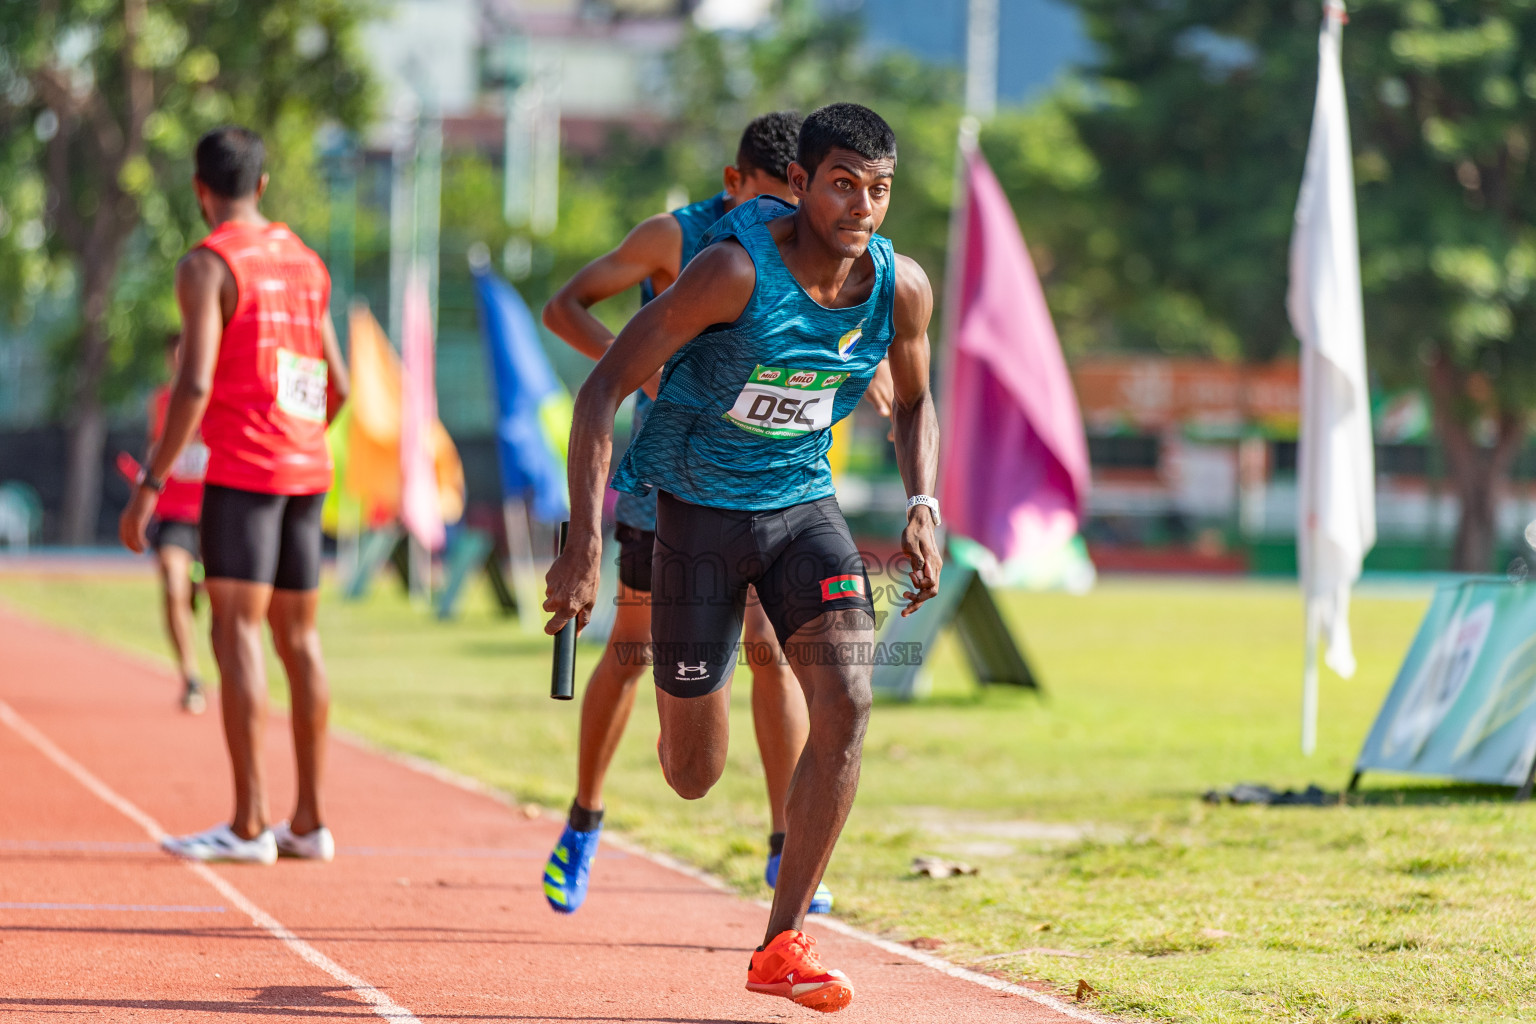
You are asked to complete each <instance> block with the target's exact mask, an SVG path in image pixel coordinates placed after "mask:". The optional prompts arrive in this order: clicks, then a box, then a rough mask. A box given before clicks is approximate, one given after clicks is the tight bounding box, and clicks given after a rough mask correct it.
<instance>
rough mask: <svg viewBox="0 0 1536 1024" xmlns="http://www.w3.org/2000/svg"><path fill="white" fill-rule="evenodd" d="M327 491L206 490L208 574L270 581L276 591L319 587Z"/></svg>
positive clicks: (211, 487) (205, 562)
mask: <svg viewBox="0 0 1536 1024" xmlns="http://www.w3.org/2000/svg"><path fill="white" fill-rule="evenodd" d="M324 505H325V495H324V494H323V493H322V494H296V495H295V494H260V493H258V492H256V491H242V490H238V489H236V488H234V487H220V486H218V485H216V484H209V485H208V486H206V487H205V488H203V568H204V570H205V571H206V573H207V578H208V579H211V580H214V579H224V580H243V581H245V582H247V583H266V584H270V585H271V586H272V587H274V588H275V589H277V590H314V589H315V588H316V587H318V586H319V585H320V509H321V508H322V507H323V506H324Z"/></svg>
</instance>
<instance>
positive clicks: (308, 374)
mask: <svg viewBox="0 0 1536 1024" xmlns="http://www.w3.org/2000/svg"><path fill="white" fill-rule="evenodd" d="M325 385H326V374H325V360H324V359H314V358H311V357H310V356H301V355H297V354H295V353H293V352H289V351H288V350H287V349H285V348H280V349H278V350H277V407H278V408H279V409H281V410H283V412H286V413H288V414H289V415H290V416H297V417H298V418H299V419H302V420H313V421H314V422H316V423H324V422H325Z"/></svg>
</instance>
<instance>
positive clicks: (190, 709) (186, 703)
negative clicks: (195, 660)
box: [181, 679, 208, 715]
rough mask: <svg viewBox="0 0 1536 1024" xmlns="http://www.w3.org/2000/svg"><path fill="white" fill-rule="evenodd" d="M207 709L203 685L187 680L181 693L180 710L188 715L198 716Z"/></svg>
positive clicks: (194, 680)
mask: <svg viewBox="0 0 1536 1024" xmlns="http://www.w3.org/2000/svg"><path fill="white" fill-rule="evenodd" d="M207 709H208V698H207V697H206V696H205V695H204V694H203V684H202V683H201V682H199V681H198V680H196V679H188V680H187V685H186V689H184V690H182V691H181V710H183V711H185V712H186V713H187V714H189V715H200V714H202V713H203V712H204V711H206V710H207Z"/></svg>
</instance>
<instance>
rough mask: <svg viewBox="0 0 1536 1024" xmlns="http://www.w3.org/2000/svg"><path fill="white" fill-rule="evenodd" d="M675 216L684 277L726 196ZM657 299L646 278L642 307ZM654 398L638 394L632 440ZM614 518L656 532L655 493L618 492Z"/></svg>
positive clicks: (679, 264) (721, 212)
mask: <svg viewBox="0 0 1536 1024" xmlns="http://www.w3.org/2000/svg"><path fill="white" fill-rule="evenodd" d="M672 216H673V217H674V218H676V220H677V226H678V227H680V228H682V229H683V248H682V252H681V254H680V255H679V257H678V261H677V270H678V273H682V270H683V268H684V267H686V266H687V265H688V261H689V260H691V259H693V258H694V257H695V256H697V255H698V254H699V250H700V249H702V248H703V241H704V233H705V232H706V231H708V230H709V228H710V226H711V225H713V224H714V223H715V221H717V220H719V219H720V218H721V217H724V216H725V193H724V192H720V193H718V194H716V195H713V196H710V197H709V198H708V199H701V200H699V201H698V202H697V203H689V204H688V205H687V206H680V207H678V208H677V209H675V210H673V211H672ZM655 297H656V287H655V286H654V285H652V284H651V279H650V278H646V279H645V280H644V281H642V282H640V305H642V306H643V305H645V304H646V303H647V302H650V301H651V300H652V299H654V298H655ZM651 405H652V402H651V396H650V395H647V394H646V393H645V392H644V391H636V392H635V415H634V419H633V420H632V421H631V426H630V434H629V436H630V437H632V438H633V437H637V436H639V434H640V428H641V427H643V426H645V417H646V415H647V414H648V413H649V412H650V411H651ZM613 518H614V519H615V520H617V521H618V522H621V523H623V524H624V525H625V526H632V527H634V528H635V529H637V530H654V529H656V493H655V492H654V491H652V492H650V493H649V494H644V495H639V494H630V493H628V492H626V491H620V492H619V500H618V501H617V502H616V503H615V504H614V507H613Z"/></svg>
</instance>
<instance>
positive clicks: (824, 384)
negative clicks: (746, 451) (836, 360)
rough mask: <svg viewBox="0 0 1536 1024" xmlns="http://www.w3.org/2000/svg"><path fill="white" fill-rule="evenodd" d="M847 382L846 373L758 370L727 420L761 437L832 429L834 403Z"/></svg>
mask: <svg viewBox="0 0 1536 1024" xmlns="http://www.w3.org/2000/svg"><path fill="white" fill-rule="evenodd" d="M847 379H848V373H847V371H845V370H836V371H824V370H796V369H793V368H791V367H787V366H759V367H757V369H755V370H753V371H752V372H751V373H750V374H748V375H747V382H746V384H745V385H743V386H742V389H741V393H740V394H738V395H737V396H736V402H735V404H734V405H732V406H731V411H730V412H728V413H726V414H725V418H726V419H728V420H730V421H731V422H732V423H734V424H736V426H738V427H740V428H741V429H742V430H745V431H747V432H748V433H752V434H758V435H760V436H762V437H778V438H787V437H799V436H800V435H802V434H809V433H811V432H812V431H814V430H825V429H827V428H828V427H830V426H831V425H832V403H833V402H834V401H836V399H837V389H838V387H839V386H840V385H841V384H842V383H843V382H844V381H845V380H847Z"/></svg>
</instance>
